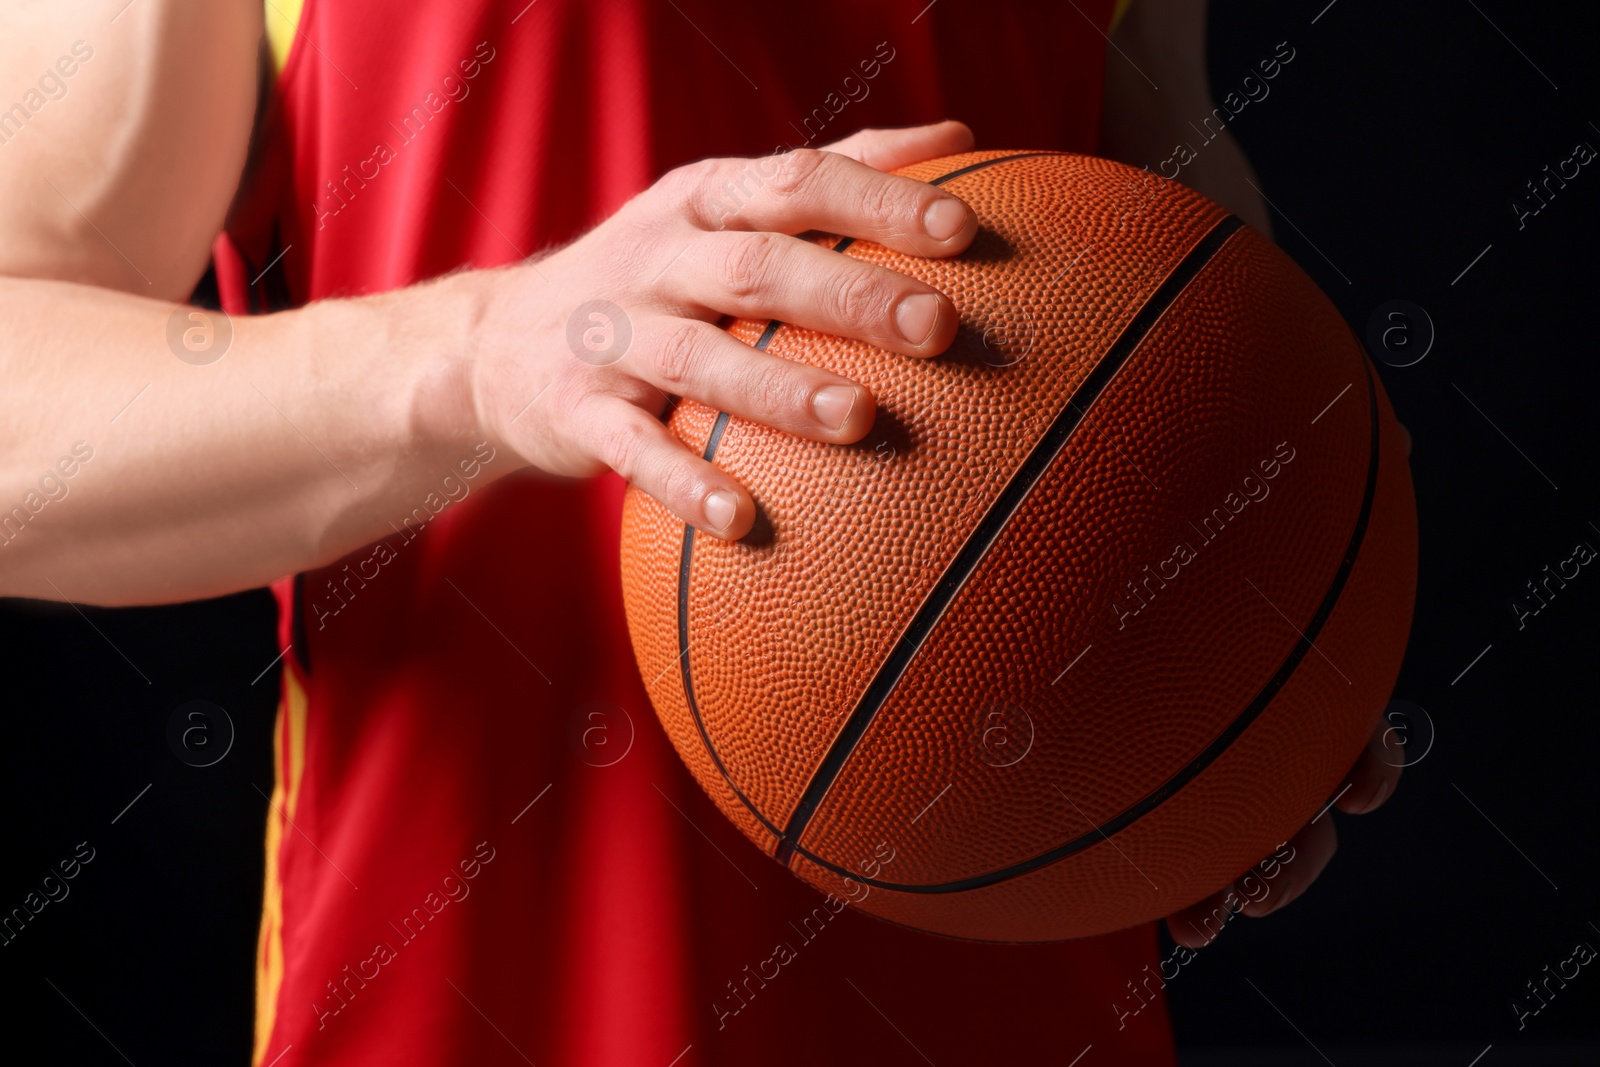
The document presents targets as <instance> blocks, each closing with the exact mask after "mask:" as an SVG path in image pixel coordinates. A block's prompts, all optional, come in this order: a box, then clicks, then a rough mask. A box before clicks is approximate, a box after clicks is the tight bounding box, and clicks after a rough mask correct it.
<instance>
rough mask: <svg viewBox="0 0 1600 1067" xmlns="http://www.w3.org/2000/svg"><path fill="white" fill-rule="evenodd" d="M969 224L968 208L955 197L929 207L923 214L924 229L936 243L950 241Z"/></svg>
mask: <svg viewBox="0 0 1600 1067" xmlns="http://www.w3.org/2000/svg"><path fill="white" fill-rule="evenodd" d="M966 224H967V206H966V205H965V204H963V203H962V202H961V201H959V200H957V199H955V198H954V197H950V196H947V197H944V198H942V199H939V200H935V201H934V202H933V203H931V204H929V205H928V210H927V211H925V212H923V213H922V229H923V231H924V232H925V233H927V235H928V236H929V237H932V238H933V239H934V240H935V241H948V240H950V238H952V237H954V236H955V235H956V234H958V233H960V232H961V227H963V226H965V225H966Z"/></svg>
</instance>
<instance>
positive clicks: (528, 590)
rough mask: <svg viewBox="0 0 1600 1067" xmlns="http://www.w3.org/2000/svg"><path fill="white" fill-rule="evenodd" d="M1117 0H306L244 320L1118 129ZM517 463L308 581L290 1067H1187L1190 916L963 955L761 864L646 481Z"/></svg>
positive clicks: (270, 1011)
mask: <svg viewBox="0 0 1600 1067" xmlns="http://www.w3.org/2000/svg"><path fill="white" fill-rule="evenodd" d="M1111 8H1112V2H1111V0H1078V2H1077V3H1076V4H1067V5H1056V4H1029V3H1022V2H1015V3H1012V2H1004V0H992V2H988V3H984V4H981V5H974V4H970V3H966V2H963V0H944V2H942V3H940V2H936V3H933V4H929V3H927V0H876V2H866V0H812V2H810V3H807V4H805V5H803V6H794V5H786V4H785V5H779V4H731V3H724V2H719V0H664V2H657V0H588V2H582V0H531V2H530V0H507V2H505V3H501V2H497V0H412V2H410V3H406V4H399V5H386V4H380V3H378V2H376V0H304V2H303V6H302V5H301V4H297V3H294V2H292V0H274V2H271V3H269V4H268V5H267V9H268V20H269V28H270V30H271V31H272V37H273V39H274V41H275V42H277V43H279V44H280V45H287V47H286V48H285V47H280V49H279V51H280V53H282V52H286V53H287V57H286V58H283V56H282V55H281V54H280V57H279V58H280V60H281V70H280V71H279V73H278V76H277V82H276V93H275V95H274V99H273V101H272V104H271V107H270V111H269V113H268V116H267V118H266V119H265V126H264V130H263V137H264V140H263V142H262V144H261V147H260V150H259V154H258V159H257V163H256V165H255V166H253V168H252V171H251V174H250V176H249V178H248V179H247V181H246V185H245V188H244V190H243V192H242V194H241V199H240V201H239V203H238V205H237V207H236V210H235V213H234V216H233V219H232V220H231V222H230V225H229V231H228V233H227V234H226V235H225V236H224V238H223V239H221V240H220V241H219V242H218V246H217V254H216V264H217V271H218V277H219V280H220V282H221V283H222V289H223V293H224V304H225V307H226V309H227V310H228V311H229V312H230V313H233V314H243V313H247V312H252V311H255V312H259V311H264V310H271V309H275V308H278V307H287V306H293V305H298V304H302V303H305V302H307V301H310V300H315V299H319V298H325V297H334V296H343V295H350V294H359V293H369V292H377V291H382V290H389V289H395V288H398V287H401V286H405V285H409V284H411V283H414V282H418V281H421V280H423V279H426V278H429V277H433V276H436V275H439V274H441V273H444V272H446V271H451V270H456V269H459V268H463V267H488V266H494V265H499V264H504V263H509V262H514V261H517V260H519V259H522V258H524V257H527V256H529V255H533V254H536V253H537V252H539V251H540V250H541V249H544V248H547V247H549V246H552V245H555V244H559V243H561V242H564V241H567V240H570V239H571V238H573V237H575V236H577V235H578V234H580V233H582V232H583V231H584V230H585V229H587V228H588V227H590V226H592V225H593V224H595V223H596V222H598V221H600V220H601V219H603V218H605V217H606V216H607V215H609V214H610V213H612V212H613V211H615V210H616V209H617V208H618V207H619V206H620V205H621V204H622V203H623V202H624V201H625V200H626V199H627V198H629V197H631V196H632V195H634V194H635V193H637V192H639V191H640V190H642V189H644V188H645V187H647V186H648V185H649V184H650V183H651V182H652V181H654V180H655V179H656V178H658V177H659V176H660V175H661V174H662V173H663V172H665V171H666V170H668V169H669V168H671V167H674V166H676V165H678V164H680V163H684V162H686V161H689V160H693V159H696V158H700V157H703V156H708V155H737V154H757V153H763V152H770V151H772V150H773V149H774V148H777V147H780V146H796V147H798V146H802V145H822V144H826V143H828V142H830V141H832V140H836V139H838V138H840V137H843V136H845V135H847V134H849V133H851V132H853V131H855V130H858V129H860V128H862V127H864V126H902V125H909V124H914V123H922V122H929V121H934V120H938V119H943V118H946V117H953V118H960V119H963V120H965V121H966V122H968V123H970V124H971V125H972V126H973V128H974V129H975V130H976V132H977V135H978V141H979V145H980V147H986V148H996V147H1009V148H1026V149H1036V148H1037V149H1069V150H1079V151H1086V150H1092V149H1093V148H1094V147H1095V144H1096V135H1097V128H1096V127H1097V120H1098V115H1099V111H1100V97H1101V83H1102V78H1103V73H1104V67H1103V62H1104V50H1105V47H1106V44H1105V40H1104V38H1103V36H1102V33H1103V31H1105V30H1107V29H1108V28H1109V25H1110V22H1111ZM514 462H515V460H514V459H513V457H511V456H508V455H503V454H497V453H496V452H495V451H494V449H493V448H491V447H489V446H487V445H485V446H482V447H480V448H478V449H476V450H473V451H472V452H470V453H469V454H466V455H463V456H462V457H460V460H459V462H457V463H456V464H454V465H452V466H451V467H449V468H448V469H441V470H440V471H439V472H437V473H438V486H437V491H436V492H433V493H430V494H428V495H427V496H426V497H425V498H424V499H422V500H418V501H416V502H415V505H416V506H415V507H414V508H412V509H410V510H408V511H405V512H403V513H398V514H396V515H395V516H394V517H393V518H394V522H393V525H394V528H395V532H394V534H393V535H391V536H386V537H385V538H384V540H382V541H380V542H377V543H376V544H374V545H371V546H368V547H366V548H363V549H361V550H359V551H357V552H355V553H352V554H351V555H350V556H349V557H347V558H346V559H345V560H343V561H341V562H340V563H339V564H336V565H335V566H332V567H329V568H325V569H324V570H321V571H318V572H315V573H310V574H306V575H302V576H300V577H299V578H297V579H292V580H290V579H286V580H285V581H283V582H280V583H278V586H277V591H278V594H279V599H280V603H281V604H282V606H283V624H282V627H281V632H282V638H283V642H284V644H286V645H287V644H291V643H292V646H293V647H292V650H291V651H290V653H289V654H288V655H287V656H286V657H285V664H286V666H285V670H284V675H283V700H282V704H281V707H280V712H279V722H278V729H277V733H276V756H277V772H278V773H277V784H276V788H275V789H274V792H273V796H272V805H271V809H270V812H269V823H268V838H267V871H268V875H267V885H266V897H265V908H264V914H263V919H262V929H261V940H260V955H259V961H258V965H259V979H258V1017H257V1040H256V1047H255V1062H256V1063H257V1064H263V1065H265V1064H273V1065H276V1067H297V1065H300V1064H319V1063H335V1062H341V1063H362V1064H387V1063H406V1064H410V1063H452V1064H456V1063H473V1064H510V1065H515V1064H522V1063H532V1064H538V1065H539V1067H551V1065H562V1064H583V1065H613V1064H614V1065H624V1064H625V1065H629V1067H634V1065H639V1064H644V1065H651V1064H654V1065H657V1067H691V1065H699V1064H752V1063H761V1064H767V1065H773V1067H782V1065H786V1064H807V1065H813V1064H815V1063H817V1062H840V1061H843V1062H852V1063H854V1062H871V1063H877V1064H891V1063H908V1064H913V1063H915V1064H920V1063H923V1062H935V1063H986V1062H1018V1063H1038V1062H1051V1063H1061V1064H1069V1063H1077V1062H1079V1060H1078V1059H1076V1057H1083V1058H1082V1061H1081V1062H1082V1063H1083V1064H1084V1065H1085V1067H1092V1065H1094V1064H1103V1063H1117V1064H1167V1063H1171V1062H1172V1048H1171V1037H1170V1033H1169V1031H1168V1025H1167V1021H1166V1017H1165V1011H1164V1005H1162V1004H1160V1003H1159V1000H1160V994H1159V993H1158V992H1156V991H1155V990H1154V989H1153V988H1152V982H1151V981H1150V978H1151V977H1152V975H1153V974H1154V973H1155V970H1156V965H1157V962H1158V961H1157V942H1156V936H1155V932H1154V930H1153V928H1151V927H1144V928H1141V929H1136V930H1131V931H1127V932H1124V933H1121V934H1117V935H1114V936H1110V937H1104V938H1098V939H1094V940H1090V941H1081V942H1073V943H1067V944H1058V945H1032V946H996V945H979V944H968V943H961V942H955V941H949V940H943V939H939V938H935V937H932V936H929V935H924V934H919V933H916V932H913V931H910V930H904V929H899V928H896V927H892V926H889V925H887V924H884V923H881V922H878V921H876V920H873V919H871V918H868V917H865V916H862V915H859V914H857V913H855V912H853V911H851V910H849V909H843V910H834V909H833V908H832V907H831V906H827V905H825V904H824V901H823V898H822V897H821V896H820V895H819V894H817V893H815V892H814V891H813V890H811V889H809V888H808V887H806V886H804V885H803V884H802V883H801V882H799V881H798V880H797V879H796V878H794V877H793V876H792V875H790V874H789V873H788V872H786V871H784V870H782V869H780V868H779V867H777V866H775V865H773V864H772V863H771V862H769V861H768V860H767V859H766V858H764V857H763V856H762V855H761V854H760V853H758V852H757V851H756V850H755V849H754V848H752V847H751V846H750V844H749V843H748V842H747V841H746V840H745V839H744V838H743V837H742V836H741V835H740V834H739V832H738V831H737V830H736V829H734V828H733V827H732V826H731V825H730V824H729V823H727V821H726V820H725V819H724V818H723V816H722V815H721V814H720V813H719V812H718V811H717V810H716V809H715V808H714V807H713V806H712V805H711V803H710V802H709V801H708V800H707V799H706V797H705V796H704V795H703V794H702V793H701V792H700V790H699V789H698V787H697V786H696V785H695V784H694V782H693V781H692V780H691V779H690V777H689V776H688V774H687V772H686V771H685V770H684V768H683V767H682V765H681V764H680V762H679V761H678V758H677V756H676V755H675V753H673V751H672V750H671V747H670V745H669V744H668V743H667V741H666V739H665V737H664V735H663V733H662V731H661V730H660V728H659V727H658V726H657V724H656V722H655V720H654V716H653V714H652V712H651V710H650V704H649V701H648V698H647V697H646V695H645V689H644V686H643V683H642V681H641V679H640V678H639V676H638V672H637V669H636V667H635V665H634V660H633V656H632V654H631V651H630V649H629V645H628V637H627V631H626V627H625V625H624V622H623V618H622V610H621V597H620V591H619V581H618V567H619V562H618V530H619V512H620V500H621V488H622V487H621V484H620V482H619V481H618V480H617V479H616V478H615V477H607V478H603V479H597V480H593V481H587V482H580V481H569V480H558V479H552V478H546V477H542V476H540V475H537V474H534V473H531V472H524V473H521V474H517V475H515V476H512V477H507V478H504V479H501V480H499V481H496V482H494V484H492V485H490V484H487V483H488V481H489V479H488V478H486V477H484V473H485V472H486V471H489V470H493V469H494V468H495V465H497V464H504V465H509V464H512V463H514ZM1154 986H1155V987H1156V988H1158V987H1159V983H1158V982H1157V983H1154ZM1138 990H1144V991H1146V992H1145V995H1143V996H1139V999H1138V1000H1137V1001H1135V1000H1134V999H1133V995H1130V994H1134V995H1137V991H1138ZM1146 1000H1151V1001H1152V1004H1151V1010H1149V1011H1142V1010H1140V1011H1137V1012H1134V1011H1132V1010H1131V1009H1132V1008H1133V1006H1134V1005H1135V1004H1139V1005H1143V1004H1144V1003H1145V1002H1146Z"/></svg>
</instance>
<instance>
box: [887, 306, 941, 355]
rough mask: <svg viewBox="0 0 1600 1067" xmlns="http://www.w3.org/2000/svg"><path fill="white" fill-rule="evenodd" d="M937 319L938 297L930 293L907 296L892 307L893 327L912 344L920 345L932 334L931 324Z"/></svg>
mask: <svg viewBox="0 0 1600 1067" xmlns="http://www.w3.org/2000/svg"><path fill="white" fill-rule="evenodd" d="M938 319H939V298H938V297H936V296H934V295H933V294H932V293H919V294H917V295H916V296H908V297H906V298H905V299H904V300H902V301H900V303H898V304H896V305H895V307H894V325H895V329H897V330H899V331H900V336H901V337H904V338H905V339H906V340H907V341H908V342H910V343H911V344H914V345H920V344H922V343H923V342H924V341H926V340H927V339H928V338H929V337H932V336H933V324H934V323H935V322H937V321H938Z"/></svg>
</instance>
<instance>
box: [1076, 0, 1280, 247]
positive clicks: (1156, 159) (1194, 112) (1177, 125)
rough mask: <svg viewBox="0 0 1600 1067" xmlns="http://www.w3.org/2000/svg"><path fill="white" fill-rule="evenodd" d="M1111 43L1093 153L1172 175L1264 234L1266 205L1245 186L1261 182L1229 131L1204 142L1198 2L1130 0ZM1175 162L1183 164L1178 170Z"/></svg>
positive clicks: (1208, 104)
mask: <svg viewBox="0 0 1600 1067" xmlns="http://www.w3.org/2000/svg"><path fill="white" fill-rule="evenodd" d="M1111 44H1112V47H1110V48H1108V49H1107V50H1106V82H1105V100H1104V105H1103V107H1102V109H1101V127H1100V131H1101V132H1100V150H1101V152H1102V153H1103V154H1104V155H1106V156H1107V157H1109V158H1111V159H1116V160H1121V161H1122V162H1124V163H1130V164H1132V165H1133V166H1135V167H1146V166H1147V167H1149V168H1150V170H1151V171H1152V172H1154V173H1157V174H1161V175H1162V176H1164V177H1168V178H1171V177H1173V173H1172V172H1173V170H1174V169H1176V170H1177V175H1176V180H1177V181H1180V182H1182V183H1183V184H1184V185H1187V186H1188V187H1189V188H1191V189H1193V190H1195V191H1196V192H1198V193H1202V194H1204V195H1206V196H1208V197H1210V198H1211V199H1213V200H1215V201H1216V202H1217V203H1219V204H1221V205H1222V206H1223V207H1225V208H1227V209H1228V210H1230V211H1232V212H1233V213H1234V214H1235V215H1238V216H1239V217H1240V218H1241V219H1243V220H1244V221H1246V222H1248V223H1249V224H1250V225H1252V226H1254V227H1255V228H1256V229H1258V230H1260V231H1261V232H1262V233H1264V234H1266V235H1267V236H1269V237H1270V236H1272V224H1271V220H1270V218H1269V217H1268V214H1267V205H1266V204H1265V203H1264V202H1263V201H1262V199H1261V194H1260V193H1259V192H1257V191H1256V189H1255V188H1253V187H1252V185H1251V183H1252V182H1255V184H1256V185H1259V184H1261V183H1260V182H1257V181H1256V176H1255V172H1254V171H1253V170H1251V168H1250V161H1249V160H1248V159H1246V158H1245V154H1244V152H1243V151H1242V150H1241V149H1240V148H1239V142H1238V141H1236V140H1234V137H1233V133H1232V132H1231V131H1230V130H1228V129H1226V128H1224V129H1223V130H1222V132H1221V133H1220V134H1215V135H1211V136H1210V139H1209V140H1208V139H1207V136H1208V130H1209V131H1210V133H1211V134H1214V131H1215V130H1216V128H1217V123H1216V121H1215V119H1214V117H1213V115H1212V109H1213V108H1214V107H1215V106H1216V105H1215V103H1214V102H1213V101H1212V99H1211V86H1210V83H1209V80H1208V76H1207V72H1206V48H1205V44H1206V4H1205V3H1204V0H1134V2H1133V4H1132V6H1131V7H1129V9H1128V11H1127V14H1125V15H1124V16H1123V17H1122V19H1121V21H1119V22H1118V23H1117V26H1116V28H1115V29H1114V30H1113V31H1112V33H1111ZM1223 114H1224V115H1226V114H1227V112H1223ZM1208 118H1210V119H1212V120H1213V121H1212V123H1211V125H1210V127H1207V125H1206V121H1205V120H1206V119H1208ZM1191 123H1192V124H1193V125H1191ZM1197 127H1198V129H1197ZM1180 146H1189V148H1191V149H1192V156H1191V154H1190V153H1179V152H1178V151H1177V150H1178V149H1179V147H1180ZM1175 156H1177V157H1178V158H1186V159H1187V162H1184V163H1183V164H1182V165H1181V166H1178V165H1177V161H1176V159H1175V158H1174V157H1175ZM1169 161H1170V162H1169ZM1164 164H1165V166H1164Z"/></svg>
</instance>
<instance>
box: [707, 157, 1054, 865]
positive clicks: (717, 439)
mask: <svg viewBox="0 0 1600 1067" xmlns="http://www.w3.org/2000/svg"><path fill="white" fill-rule="evenodd" d="M1066 154H1067V153H1065V152H1020V153H1018V154H1016V155H1010V156H1001V157H999V158H998V159H987V160H984V161H982V162H980V163H974V164H972V165H971V166H966V167H962V168H961V169H959V170H953V171H951V172H950V173H949V174H941V175H940V176H939V177H937V178H935V179H933V181H931V182H929V183H928V184H930V185H943V184H944V183H945V182H948V181H951V180H952V179H955V178H959V177H961V176H962V175H963V174H971V173H972V172H973V171H975V170H982V169H983V168H985V167H992V166H994V165H995V164H997V163H1009V162H1011V161H1012V160H1014V159H1032V158H1034V157H1037V156H1060V155H1066ZM855 240H856V239H855V238H854V237H846V238H843V239H842V240H840V241H839V243H838V244H836V245H834V246H833V250H834V251H835V252H843V251H844V250H845V249H847V248H849V247H850V246H851V245H853V244H855ZM782 326H783V323H782V322H780V321H779V320H777V319H772V320H770V321H769V322H768V323H767V328H766V329H764V330H762V331H761V337H760V338H759V339H757V341H756V343H755V345H754V347H755V350H756V351H757V352H765V351H766V350H767V346H768V345H769V344H771V343H772V338H773V337H774V336H775V335H776V334H777V332H778V330H779V329H780V328H781V327H782ZM727 427H728V413H727V412H726V411H719V412H717V421H716V422H715V423H713V424H712V427H711V436H709V437H708V438H706V448H705V451H704V452H703V453H702V454H701V457H700V458H702V459H704V460H705V461H706V462H707V463H709V462H711V457H713V456H715V455H716V453H717V445H719V444H720V443H721V442H722V434H723V431H725V430H726V429H727ZM694 533H695V530H694V527H693V526H690V525H689V524H688V523H684V526H683V554H682V556H681V557H680V560H679V563H678V666H679V669H680V670H681V671H682V674H683V693H684V696H685V698H686V699H687V700H688V702H689V714H690V715H691V716H692V717H693V718H694V725H695V729H696V730H698V731H699V732H700V741H701V742H702V743H703V744H704V745H705V746H706V752H707V753H709V754H710V756H711V762H712V764H713V765H714V766H715V767H716V768H717V773H718V774H720V775H722V780H723V781H725V782H727V783H728V788H729V789H731V790H733V795H734V796H736V797H738V798H739V802H740V803H741V804H743V805H744V806H745V807H746V808H747V809H749V811H750V814H751V815H754V816H755V817H756V819H757V821H759V822H760V823H761V825H762V826H765V827H766V828H767V829H768V830H770V831H772V834H773V836H774V837H777V838H778V839H779V844H780V846H781V844H782V839H783V831H782V830H780V829H779V828H778V827H777V826H775V825H773V824H772V822H770V821H769V820H768V819H767V817H766V816H765V815H762V814H761V811H760V809H759V808H757V807H756V806H755V804H754V803H752V802H751V800H750V798H749V797H747V796H745V795H744V791H743V790H741V789H740V788H739V787H738V786H737V785H735V784H734V781H733V776H732V775H731V774H729V773H728V768H727V767H726V766H724V765H723V762H722V757H721V756H720V755H718V754H717V748H716V746H715V745H714V744H712V743H711V735H710V734H709V733H708V732H707V731H706V724H705V721H704V720H703V719H702V718H701V717H700V703H699V701H697V700H695V697H694V676H693V672H692V671H690V669H689V565H690V563H691V561H692V560H693V559H694ZM782 859H783V862H784V863H788V856H787V855H784V856H783V857H782Z"/></svg>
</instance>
